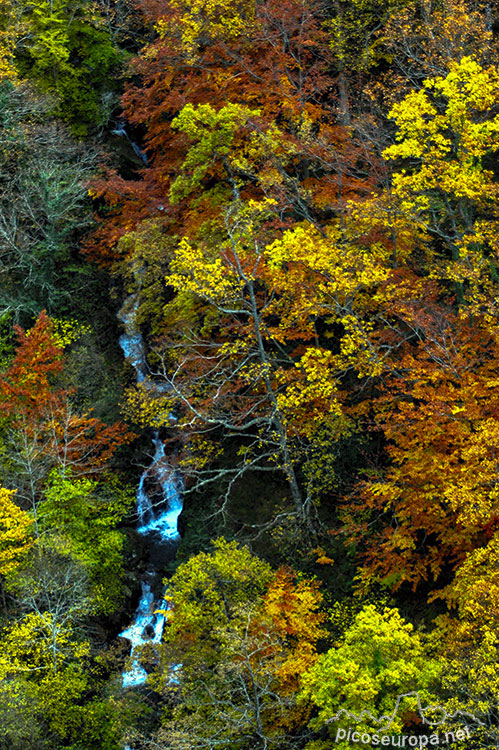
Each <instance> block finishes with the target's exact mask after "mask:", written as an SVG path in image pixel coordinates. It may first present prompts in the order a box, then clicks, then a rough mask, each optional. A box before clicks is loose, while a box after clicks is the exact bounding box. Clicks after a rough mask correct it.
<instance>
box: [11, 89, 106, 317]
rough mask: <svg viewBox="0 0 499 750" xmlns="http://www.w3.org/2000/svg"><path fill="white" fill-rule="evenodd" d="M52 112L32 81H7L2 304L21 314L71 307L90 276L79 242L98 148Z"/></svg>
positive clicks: (88, 220)
mask: <svg viewBox="0 0 499 750" xmlns="http://www.w3.org/2000/svg"><path fill="white" fill-rule="evenodd" d="M48 112H49V105H48V103H47V101H45V100H42V99H40V98H39V97H36V96H34V95H33V92H32V91H30V90H29V89H28V88H27V87H26V86H20V87H17V88H16V87H13V86H12V85H11V84H10V83H4V84H1V85H0V212H1V215H2V221H1V224H0V311H1V313H2V314H4V315H5V314H6V313H10V314H11V315H13V316H14V318H15V320H17V321H19V319H20V318H21V317H22V316H24V315H26V314H28V315H36V314H37V313H39V312H40V310H42V309H48V310H49V311H52V312H53V311H55V310H57V311H59V312H60V311H62V310H64V309H67V308H68V306H69V301H70V300H71V297H72V295H74V293H75V291H76V290H78V289H79V287H80V285H81V284H82V282H84V281H85V280H87V279H88V276H89V273H88V268H85V266H84V265H83V264H82V262H81V260H79V259H77V255H76V252H75V248H76V247H77V244H78V240H79V237H80V236H81V233H82V232H83V231H84V230H85V229H87V228H88V227H89V226H90V225H91V222H92V217H91V213H90V210H89V209H90V205H89V199H88V196H87V188H86V181H87V180H88V178H89V176H90V174H91V172H92V171H93V170H94V169H95V167H96V152H95V151H94V150H93V149H92V148H83V147H81V146H78V145H77V144H76V143H75V142H74V140H73V139H72V138H71V137H70V136H69V135H68V133H67V132H65V130H64V128H62V127H61V126H60V124H57V123H56V122H55V121H54V120H53V119H51V118H50V117H49V116H48Z"/></svg>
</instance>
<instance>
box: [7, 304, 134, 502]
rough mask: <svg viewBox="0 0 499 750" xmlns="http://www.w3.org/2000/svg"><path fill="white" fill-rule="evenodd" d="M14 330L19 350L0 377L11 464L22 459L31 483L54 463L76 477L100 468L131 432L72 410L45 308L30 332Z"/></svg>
mask: <svg viewBox="0 0 499 750" xmlns="http://www.w3.org/2000/svg"><path fill="white" fill-rule="evenodd" d="M16 332H17V337H18V342H19V343H18V348H17V350H16V353H15V356H14V359H13V361H12V363H11V364H10V366H9V367H8V369H7V370H6V372H5V373H3V375H2V377H1V378H0V414H2V416H3V420H2V423H3V425H2V426H3V432H4V435H5V439H6V441H7V443H12V447H13V449H14V451H15V453H14V463H15V462H16V461H21V463H22V464H23V465H24V469H25V470H26V471H27V472H28V473H30V475H31V480H30V482H29V484H31V486H32V487H33V483H34V485H37V484H39V483H43V480H44V478H45V477H46V475H47V472H48V471H49V470H50V468H51V467H54V466H57V467H59V469H60V470H61V471H63V472H64V471H66V470H69V469H70V470H71V472H72V473H73V474H75V475H82V474H87V475H95V474H96V473H98V472H100V471H102V470H105V469H106V468H107V467H108V465H109V461H110V459H111V458H112V456H113V454H114V453H115V451H116V449H117V448H118V447H119V446H121V445H124V444H125V443H128V442H130V441H131V440H132V439H133V438H134V435H133V434H132V433H131V432H130V431H129V430H127V428H126V427H125V425H123V424H121V423H115V424H113V425H106V424H104V423H103V422H101V421H100V420H99V419H97V418H95V417H92V416H91V415H89V414H83V415H80V414H77V413H76V412H75V410H74V408H73V407H72V404H71V395H72V391H71V389H68V388H65V387H63V386H62V385H61V384H60V382H58V377H59V378H60V376H61V374H62V371H63V368H64V356H63V349H62V347H61V346H60V345H59V344H58V342H57V339H56V337H55V336H54V328H53V324H52V322H51V320H50V318H49V317H48V316H47V314H46V313H45V312H42V313H40V315H39V316H38V319H37V321H36V323H35V325H34V326H33V328H32V329H31V330H29V331H28V332H25V331H23V330H21V329H20V328H17V330H16ZM21 473H23V472H21ZM35 477H36V479H35ZM18 478H19V479H20V477H18ZM30 494H31V493H30Z"/></svg>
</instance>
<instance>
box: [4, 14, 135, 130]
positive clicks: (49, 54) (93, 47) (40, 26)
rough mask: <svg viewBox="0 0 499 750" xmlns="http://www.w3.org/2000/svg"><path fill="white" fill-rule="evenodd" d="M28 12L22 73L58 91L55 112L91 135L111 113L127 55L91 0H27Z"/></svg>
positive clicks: (19, 56)
mask: <svg viewBox="0 0 499 750" xmlns="http://www.w3.org/2000/svg"><path fill="white" fill-rule="evenodd" d="M24 13H25V15H24V24H25V31H24V33H25V36H24V37H23V38H22V39H20V40H18V43H17V50H16V63H17V67H18V69H19V73H20V75H21V76H22V77H23V78H27V79H29V80H30V81H33V82H34V83H36V85H37V86H39V87H40V89H41V90H43V91H45V92H47V93H48V94H50V95H51V96H54V97H55V99H56V105H55V113H56V114H57V115H59V116H60V117H61V118H62V119H63V120H64V121H65V122H67V123H69V124H70V125H71V127H72V130H73V132H74V133H75V134H76V135H79V136H82V135H85V134H86V133H87V130H88V127H89V126H95V125H98V124H100V123H101V122H102V120H103V119H104V118H106V117H107V115H108V114H109V112H108V110H109V103H110V101H111V100H112V99H113V98H114V90H115V86H114V84H113V74H115V73H116V71H117V66H118V64H119V62H120V59H121V56H120V54H119V52H118V50H117V49H116V48H115V47H114V46H113V43H112V41H111V39H110V37H109V33H108V30H107V29H106V28H105V27H104V25H103V19H101V18H100V16H99V11H98V8H97V7H96V6H95V5H94V3H93V2H90V1H89V0H76V2H70V1H69V0H50V1H49V0H36V1H33V2H28V3H26V6H25V9H24ZM106 100H109V101H106Z"/></svg>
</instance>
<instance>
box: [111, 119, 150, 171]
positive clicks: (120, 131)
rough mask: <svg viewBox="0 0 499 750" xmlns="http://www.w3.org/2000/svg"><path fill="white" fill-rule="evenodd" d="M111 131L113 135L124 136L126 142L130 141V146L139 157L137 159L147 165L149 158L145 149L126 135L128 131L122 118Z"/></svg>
mask: <svg viewBox="0 0 499 750" xmlns="http://www.w3.org/2000/svg"><path fill="white" fill-rule="evenodd" d="M111 133H112V134H113V135H118V136H121V137H124V138H126V139H127V140H128V142H129V143H130V145H131V147H132V148H133V150H134V151H135V154H136V155H137V156H138V157H139V159H140V160H141V161H143V162H144V164H145V165H146V167H147V166H148V165H149V160H148V158H147V155H146V153H145V151H144V150H143V149H141V148H140V146H138V145H137V144H136V143H135V141H132V139H131V138H130V136H129V135H128V131H127V129H126V125H125V121H124V120H119V121H118V126H117V127H116V128H115V129H114V130H111Z"/></svg>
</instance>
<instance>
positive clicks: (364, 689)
mask: <svg viewBox="0 0 499 750" xmlns="http://www.w3.org/2000/svg"><path fill="white" fill-rule="evenodd" d="M439 674H440V670H439V667H438V663H437V662H435V661H432V660H431V659H428V656H427V654H426V653H425V649H424V645H423V642H422V639H421V637H420V636H419V635H418V634H416V633H414V628H413V626H412V625H411V624H410V623H406V622H404V620H403V619H402V618H401V616H400V614H399V613H398V611H397V610H396V609H388V608H385V609H383V611H381V612H380V611H378V610H377V609H376V607H375V606H374V605H372V604H369V605H367V606H366V607H364V608H363V609H362V611H361V612H360V613H359V614H358V615H357V616H356V617H355V620H354V622H353V623H352V625H351V626H350V627H349V628H348V629H347V631H346V632H345V636H344V638H343V640H342V642H341V643H340V644H339V645H338V646H337V647H335V648H332V649H330V650H329V651H327V653H325V654H323V655H322V656H320V657H319V660H318V662H317V664H316V665H315V666H314V667H312V669H311V670H310V671H309V672H308V673H307V674H305V675H304V676H303V690H302V698H303V700H309V701H311V702H312V703H313V704H314V705H315V706H316V707H317V708H318V711H319V712H318V716H317V718H315V719H313V721H312V722H311V725H312V726H313V727H314V728H316V729H319V728H320V727H322V726H324V725H325V724H326V723H328V722H329V723H328V726H329V729H330V732H331V733H332V734H333V733H336V729H337V727H345V726H349V723H348V722H349V721H350V719H349V718H348V714H347V713H342V711H345V712H350V713H353V714H355V715H356V716H358V717H360V718H359V720H358V721H356V727H357V726H358V729H359V731H361V732H362V731H368V732H376V731H378V730H380V729H381V727H382V726H384V725H385V724H386V720H385V719H384V718H381V717H385V716H390V715H391V714H392V713H393V711H394V709H395V707H396V701H397V697H398V696H399V695H403V694H405V693H410V692H412V693H413V692H415V691H417V692H418V694H419V697H420V699H421V701H422V705H428V704H432V703H434V700H433V694H432V693H431V692H430V690H431V688H432V687H433V686H434V685H435V684H436V682H437V679H438V677H439ZM416 705H417V704H416V702H415V697H414V696H413V697H412V698H408V699H407V703H405V702H404V706H403V707H402V708H401V709H400V711H399V713H398V714H397V715H396V716H395V718H394V721H393V723H392V725H391V729H390V731H391V732H394V733H397V732H400V731H401V729H402V728H403V726H404V711H405V712H406V711H407V709H408V708H412V709H414V707H415V706H416ZM363 711H366V712H368V713H366V714H364V715H362V712H363ZM377 719H380V720H379V721H378V720H377ZM330 720H333V721H331V722H330ZM338 747H339V748H344V749H345V750H346V748H348V747H349V743H347V742H345V743H343V742H340V743H339V744H338Z"/></svg>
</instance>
